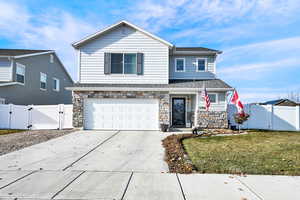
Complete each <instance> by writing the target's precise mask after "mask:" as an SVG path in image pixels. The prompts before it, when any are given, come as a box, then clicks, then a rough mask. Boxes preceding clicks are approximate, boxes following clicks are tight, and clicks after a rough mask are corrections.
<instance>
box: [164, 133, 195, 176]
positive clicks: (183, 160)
mask: <svg viewBox="0 0 300 200" xmlns="http://www.w3.org/2000/svg"><path fill="white" fill-rule="evenodd" d="M192 137H199V136H196V135H193V134H180V135H174V134H173V135H170V136H168V137H166V138H165V139H164V140H163V141H162V144H163V146H164V147H165V161H166V162H167V163H168V166H169V172H170V173H181V174H188V173H192V172H193V171H195V167H194V166H193V164H192V163H191V161H190V160H189V159H188V157H187V154H186V153H185V151H184V148H183V145H182V142H181V141H182V140H184V139H186V138H192Z"/></svg>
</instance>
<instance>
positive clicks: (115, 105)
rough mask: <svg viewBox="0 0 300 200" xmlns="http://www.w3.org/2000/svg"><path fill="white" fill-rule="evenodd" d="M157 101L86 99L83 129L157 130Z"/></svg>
mask: <svg viewBox="0 0 300 200" xmlns="http://www.w3.org/2000/svg"><path fill="white" fill-rule="evenodd" d="M158 110H159V106H158V99H86V100H85V102H84V128H85V129H104V130H158V129H159V128H158V126H159V123H158Z"/></svg>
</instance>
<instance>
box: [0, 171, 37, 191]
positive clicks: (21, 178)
mask: <svg viewBox="0 0 300 200" xmlns="http://www.w3.org/2000/svg"><path fill="white" fill-rule="evenodd" d="M35 172H37V170H35V171H32V172H30V173H28V174H25V175H24V176H22V177H20V178H17V179H16V180H14V181H12V182H10V183H8V184H6V185H4V186H2V187H0V190H1V189H3V188H5V187H7V186H9V185H11V184H13V183H15V182H17V181H19V180H21V179H23V178H25V177H27V176H29V175H31V174H33V173H35Z"/></svg>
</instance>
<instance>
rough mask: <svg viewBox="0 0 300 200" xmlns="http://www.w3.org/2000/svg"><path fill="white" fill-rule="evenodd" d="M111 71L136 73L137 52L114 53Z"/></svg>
mask: <svg viewBox="0 0 300 200" xmlns="http://www.w3.org/2000/svg"><path fill="white" fill-rule="evenodd" d="M111 73H112V74H136V73H137V54H136V53H112V54H111Z"/></svg>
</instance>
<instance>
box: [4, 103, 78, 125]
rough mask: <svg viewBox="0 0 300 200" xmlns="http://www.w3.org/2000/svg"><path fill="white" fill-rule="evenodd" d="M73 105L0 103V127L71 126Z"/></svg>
mask: <svg viewBox="0 0 300 200" xmlns="http://www.w3.org/2000/svg"><path fill="white" fill-rule="evenodd" d="M72 115H73V105H64V104H59V105H40V106H36V105H29V106H21V105H13V104H0V129H32V130H37V129H67V128H73V126H72Z"/></svg>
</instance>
